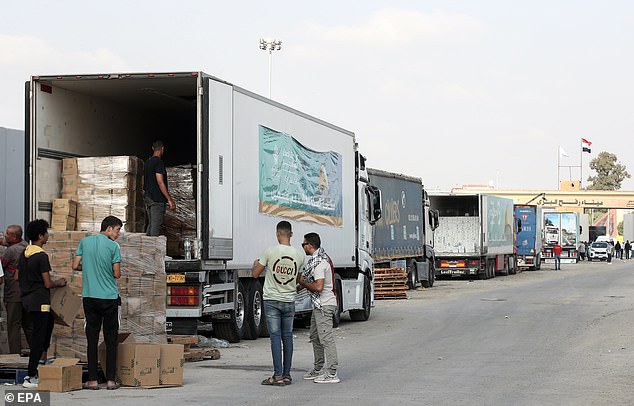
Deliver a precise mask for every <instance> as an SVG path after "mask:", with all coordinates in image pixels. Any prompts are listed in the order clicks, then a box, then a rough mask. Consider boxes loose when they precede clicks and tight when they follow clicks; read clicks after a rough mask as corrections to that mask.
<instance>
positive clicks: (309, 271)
mask: <svg viewBox="0 0 634 406" xmlns="http://www.w3.org/2000/svg"><path fill="white" fill-rule="evenodd" d="M322 262H326V263H328V264H329V263H330V261H329V258H328V254H326V251H324V249H323V248H318V249H317V251H315V252H314V253H313V255H311V256H310V257H309V258H308V260H307V261H306V264H305V265H304V271H303V272H302V276H303V277H304V280H305V281H306V282H315V274H314V271H315V268H317V265H319V264H321V263H322ZM309 292H310V299H311V300H312V301H313V305H314V306H315V308H316V309H321V299H320V296H321V295H320V293H319V292H313V291H311V290H309Z"/></svg>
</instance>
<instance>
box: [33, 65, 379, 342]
mask: <svg viewBox="0 0 634 406" xmlns="http://www.w3.org/2000/svg"><path fill="white" fill-rule="evenodd" d="M26 101H27V104H26V105H27V111H26V134H27V137H26V140H27V141H26V154H27V165H26V198H27V202H26V216H25V217H26V220H30V219H34V218H50V215H51V213H50V209H51V201H52V200H53V199H54V198H56V197H58V196H59V195H60V187H61V183H60V182H61V180H60V169H61V164H62V161H61V159H63V158H66V157H82V156H92V157H94V156H114V155H136V156H139V157H141V158H144V159H145V158H147V157H149V155H150V151H151V150H150V147H151V144H152V142H153V141H154V140H156V139H161V140H162V141H163V142H164V143H165V145H166V148H165V151H166V152H165V156H164V159H165V161H166V166H171V165H177V164H185V163H188V164H192V165H193V167H194V168H195V171H196V181H195V194H196V205H195V206H196V210H195V216H196V219H195V224H196V232H195V238H194V239H193V241H191V245H192V247H193V248H192V258H191V259H189V260H186V259H184V258H172V259H166V261H165V270H166V272H167V280H168V287H167V290H168V296H167V298H166V300H167V320H168V322H167V326H166V327H167V330H168V331H171V332H172V333H175V334H196V332H197V323H198V322H199V321H201V320H202V321H211V322H212V325H213V329H214V334H215V335H216V336H217V337H221V338H225V339H227V340H229V341H231V342H236V341H239V340H240V339H242V338H246V339H255V338H256V337H258V336H260V335H265V334H266V329H265V323H264V314H263V307H262V281H261V280H257V279H253V278H252V277H251V266H252V264H253V261H254V259H256V258H258V257H259V256H260V255H261V254H262V252H263V251H264V249H265V248H266V247H267V246H270V245H273V244H276V243H277V241H276V239H275V226H276V224H277V223H278V222H279V221H280V220H283V219H286V220H289V221H290V222H291V224H292V226H293V232H294V238H293V240H292V242H293V245H295V246H297V247H298V248H299V245H300V243H301V240H302V236H303V235H304V234H306V233H308V232H317V233H319V234H320V235H321V239H322V241H323V246H324V248H325V249H326V251H327V252H328V254H329V255H330V256H331V258H332V261H333V262H334V264H335V267H336V274H337V282H336V283H337V291H338V292H339V294H340V311H348V312H349V314H350V317H351V318H352V319H353V320H367V319H368V317H369V316H370V309H371V305H372V300H373V291H372V278H373V260H372V257H371V255H370V253H371V249H372V230H371V225H372V224H373V223H374V222H376V221H377V220H378V219H379V217H380V213H381V209H380V193H379V191H378V189H376V188H375V187H373V186H372V185H371V184H370V182H369V180H368V175H367V171H366V169H365V158H364V157H363V156H362V155H360V153H359V151H358V150H357V143H356V139H355V135H354V133H352V132H350V131H347V130H344V129H342V128H339V127H337V126H335V125H332V124H329V123H327V122H325V121H322V120H320V119H317V118H315V117H312V116H309V115H307V114H304V113H302V112H300V111H297V110H295V109H293V108H290V107H287V106H284V105H282V104H280V103H277V102H275V101H273V100H270V99H267V98H264V97H262V96H259V95H257V94H255V93H252V92H250V91H247V90H245V89H242V88H240V87H238V86H234V85H232V84H230V83H227V82H225V81H222V80H220V79H218V78H215V77H213V76H210V75H208V74H205V73H204V72H200V71H195V72H185V73H182V72H181V73H178V72H176V73H131V74H119V73H106V74H94V75H74V74H73V75H55V76H33V77H31V79H30V81H29V82H27V83H26Z"/></svg>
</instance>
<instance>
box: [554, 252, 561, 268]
mask: <svg viewBox="0 0 634 406" xmlns="http://www.w3.org/2000/svg"><path fill="white" fill-rule="evenodd" d="M558 269H561V256H560V255H555V270H558Z"/></svg>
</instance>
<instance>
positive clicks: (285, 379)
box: [282, 375, 293, 385]
mask: <svg viewBox="0 0 634 406" xmlns="http://www.w3.org/2000/svg"><path fill="white" fill-rule="evenodd" d="M282 382H284V385H290V384H292V383H293V378H291V376H290V375H284V376H283V377H282Z"/></svg>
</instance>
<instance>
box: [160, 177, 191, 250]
mask: <svg viewBox="0 0 634 406" xmlns="http://www.w3.org/2000/svg"><path fill="white" fill-rule="evenodd" d="M166 170H167V186H168V189H169V192H170V195H171V196H172V199H173V200H174V203H176V210H167V211H166V213H165V236H166V237H167V255H169V256H171V257H182V256H184V255H185V250H184V248H183V241H184V239H185V237H189V238H190V239H192V240H193V239H194V238H196V171H195V170H194V169H193V168H192V167H191V166H177V167H169V168H166Z"/></svg>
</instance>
